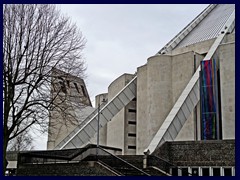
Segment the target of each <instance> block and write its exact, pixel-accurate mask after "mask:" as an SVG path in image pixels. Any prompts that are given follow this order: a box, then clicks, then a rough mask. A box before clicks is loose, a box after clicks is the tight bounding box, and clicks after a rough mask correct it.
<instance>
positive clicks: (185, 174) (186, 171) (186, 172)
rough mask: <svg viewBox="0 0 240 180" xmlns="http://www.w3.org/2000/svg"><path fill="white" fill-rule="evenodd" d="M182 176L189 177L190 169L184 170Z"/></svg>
mask: <svg viewBox="0 0 240 180" xmlns="http://www.w3.org/2000/svg"><path fill="white" fill-rule="evenodd" d="M182 176H188V168H182Z"/></svg>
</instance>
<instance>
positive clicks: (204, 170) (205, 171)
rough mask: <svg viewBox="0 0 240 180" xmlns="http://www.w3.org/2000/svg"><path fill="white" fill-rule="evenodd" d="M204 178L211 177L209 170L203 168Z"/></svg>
mask: <svg viewBox="0 0 240 180" xmlns="http://www.w3.org/2000/svg"><path fill="white" fill-rule="evenodd" d="M202 176H209V168H202Z"/></svg>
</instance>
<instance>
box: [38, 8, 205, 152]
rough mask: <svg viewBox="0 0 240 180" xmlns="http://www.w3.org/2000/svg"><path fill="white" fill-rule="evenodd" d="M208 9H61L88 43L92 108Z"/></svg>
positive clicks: (42, 145)
mask: <svg viewBox="0 0 240 180" xmlns="http://www.w3.org/2000/svg"><path fill="white" fill-rule="evenodd" d="M207 6H208V5H207V4H191V5H188V4H151V5H150V4H149V5H147V4H142V5H138V4H126V5H125V4H120V5H116V4H109V5H103V4H97V5H92V4H86V5H83V4H77V5H76V4H69V5H67V4H61V5H58V8H59V9H60V10H61V12H62V13H63V14H65V15H67V16H69V17H70V18H71V19H72V22H74V23H76V24H77V26H78V27H79V29H80V30H81V31H82V33H83V35H84V37H85V38H86V39H87V44H86V48H85V49H84V59H85V61H86V64H87V71H86V74H87V79H86V80H85V83H86V85H87V89H88V93H89V95H90V98H91V101H92V104H93V105H95V101H94V98H95V96H96V95H98V94H100V93H105V92H107V89H108V86H109V85H110V83H111V82H112V81H114V80H115V79H116V78H117V77H119V76H121V75H122V74H124V73H131V74H134V73H135V72H136V70H137V67H139V66H142V65H144V64H145V63H146V62H147V59H148V58H149V57H151V56H153V55H155V54H156V53H157V52H158V51H159V50H160V49H161V48H162V47H163V46H164V45H165V44H167V43H168V42H169V41H170V40H171V39H172V38H173V37H174V36H175V35H176V34H177V33H178V32H180V31H181V30H182V29H183V28H184V27H185V26H186V25H187V24H188V23H190V21H191V20H193V19H194V18H195V17H196V16H197V15H198V14H199V13H200V12H202V11H203V10H204V9H205V8H206V7H207ZM46 142H47V135H46V136H44V137H38V138H36V141H35V143H34V144H35V149H46Z"/></svg>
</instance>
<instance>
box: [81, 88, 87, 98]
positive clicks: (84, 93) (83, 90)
mask: <svg viewBox="0 0 240 180" xmlns="http://www.w3.org/2000/svg"><path fill="white" fill-rule="evenodd" d="M81 88H82V92H83V95H84V96H85V97H87V94H86V92H85V89H84V87H83V85H81Z"/></svg>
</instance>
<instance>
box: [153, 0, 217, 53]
mask: <svg viewBox="0 0 240 180" xmlns="http://www.w3.org/2000/svg"><path fill="white" fill-rule="evenodd" d="M216 6H217V4H210V5H209V6H208V7H206V8H205V9H204V10H203V11H202V12H201V13H200V14H199V15H198V16H197V17H196V18H195V19H193V20H192V21H191V22H190V23H189V24H188V25H187V26H186V27H185V28H183V30H182V31H180V32H179V33H178V34H177V35H176V36H175V37H174V38H173V39H171V40H170V41H169V42H168V43H167V44H166V45H165V46H164V47H163V48H162V49H161V50H160V51H158V53H157V54H156V55H158V54H166V53H167V52H169V51H171V50H172V49H173V48H174V47H176V46H177V45H178V44H179V43H180V42H181V40H183V39H184V37H186V36H187V35H188V34H189V33H190V32H191V31H192V30H193V29H194V27H196V26H197V25H198V24H199V23H200V22H201V21H202V20H203V19H204V18H205V17H206V16H207V15H208V14H209V13H210V12H211V11H212V10H213V9H214V8H215V7H216Z"/></svg>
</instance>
